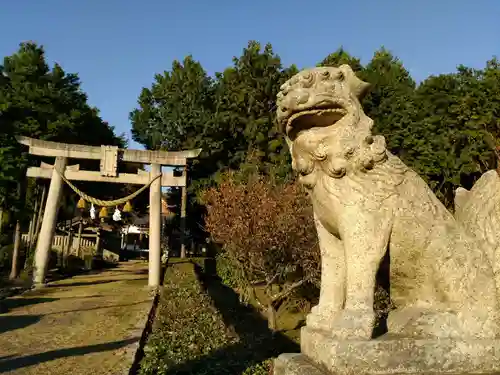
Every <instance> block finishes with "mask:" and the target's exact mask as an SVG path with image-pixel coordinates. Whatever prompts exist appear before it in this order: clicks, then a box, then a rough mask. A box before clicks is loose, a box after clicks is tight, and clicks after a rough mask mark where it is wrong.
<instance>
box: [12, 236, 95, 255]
mask: <svg viewBox="0 0 500 375" xmlns="http://www.w3.org/2000/svg"><path fill="white" fill-rule="evenodd" d="M21 241H22V243H23V245H27V244H28V234H27V233H24V234H23V235H22V236H21ZM67 245H68V236H60V235H59V236H58V235H56V236H54V239H53V240H52V248H53V249H56V250H63V249H66V248H67ZM85 247H92V248H93V247H95V238H85V237H82V239H81V242H80V248H85ZM77 248H78V237H77V236H73V243H72V244H71V250H70V251H72V250H77Z"/></svg>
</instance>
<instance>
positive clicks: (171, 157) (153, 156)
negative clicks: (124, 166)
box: [17, 137, 201, 166]
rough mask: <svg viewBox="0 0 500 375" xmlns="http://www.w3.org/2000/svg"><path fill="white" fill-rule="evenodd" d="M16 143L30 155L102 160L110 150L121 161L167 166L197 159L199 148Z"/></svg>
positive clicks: (21, 140) (27, 140) (24, 139)
mask: <svg viewBox="0 0 500 375" xmlns="http://www.w3.org/2000/svg"><path fill="white" fill-rule="evenodd" d="M17 141H18V142H19V143H21V144H23V145H26V146H29V148H30V151H29V152H30V154H32V155H39V156H53V157H54V156H55V157H57V156H62V157H66V158H71V159H94V160H99V159H101V158H102V152H103V148H104V147H105V148H111V149H113V150H114V151H116V152H117V153H118V155H119V156H120V160H121V161H125V162H132V163H142V164H160V165H167V166H181V165H185V164H186V160H187V159H193V158H196V157H198V155H199V154H200V152H201V148H199V149H194V150H186V151H147V150H128V149H120V148H118V147H115V146H100V147H99V146H97V147H96V146H85V145H78V144H69V143H59V142H51V141H42V140H40V139H34V138H29V137H17Z"/></svg>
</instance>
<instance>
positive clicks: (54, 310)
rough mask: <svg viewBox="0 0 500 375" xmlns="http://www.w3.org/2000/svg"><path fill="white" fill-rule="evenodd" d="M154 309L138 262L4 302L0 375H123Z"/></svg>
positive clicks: (0, 320) (143, 265) (144, 266)
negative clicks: (148, 316)
mask: <svg viewBox="0 0 500 375" xmlns="http://www.w3.org/2000/svg"><path fill="white" fill-rule="evenodd" d="M151 303H152V297H151V296H150V293H149V291H148V289H147V263H144V262H137V261H135V262H133V261H130V262H126V263H121V264H120V265H119V266H118V267H117V268H113V269H110V270H105V271H99V272H95V273H93V274H87V275H79V276H75V277H73V278H71V279H66V280H59V281H56V282H53V283H51V284H50V286H48V287H46V288H43V289H39V290H33V291H29V292H27V293H25V294H23V295H20V296H16V297H12V298H8V299H6V300H4V301H1V302H0V374H16V375H17V374H23V375H30V374H37V375H49V374H50V375H59V374H61V375H62V374H64V375H68V374H70V375H83V374H85V375H93V374H113V375H115V374H123V373H124V371H126V369H128V368H129V367H130V366H131V364H132V356H131V355H130V348H131V347H133V346H134V344H136V343H137V342H138V341H139V339H140V334H141V332H140V331H138V330H137V325H138V323H140V322H143V321H145V319H146V318H147V315H148V313H149V311H150V308H151Z"/></svg>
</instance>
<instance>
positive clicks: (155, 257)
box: [17, 137, 201, 287]
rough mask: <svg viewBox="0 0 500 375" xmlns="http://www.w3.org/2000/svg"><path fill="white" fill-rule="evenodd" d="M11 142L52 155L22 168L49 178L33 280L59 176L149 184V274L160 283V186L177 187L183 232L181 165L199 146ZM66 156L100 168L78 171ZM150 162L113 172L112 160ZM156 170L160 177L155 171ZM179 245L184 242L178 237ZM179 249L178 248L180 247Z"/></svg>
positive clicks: (39, 276) (50, 233)
mask: <svg viewBox="0 0 500 375" xmlns="http://www.w3.org/2000/svg"><path fill="white" fill-rule="evenodd" d="M17 141H18V142H19V143H21V144H23V145H26V146H29V153H30V154H32V155H38V156H45V157H54V158H55V163H54V165H49V164H46V163H43V162H42V163H41V166H40V167H31V168H28V171H27V173H26V176H27V177H39V178H49V179H50V187H49V192H48V194H47V203H46V204H45V212H44V214H43V221H42V227H41V229H40V234H39V237H38V242H37V246H36V252H35V272H34V276H33V282H34V284H35V286H36V285H38V286H40V285H43V284H44V283H45V277H46V273H47V267H48V260H49V253H50V248H51V245H52V240H53V237H54V232H55V228H56V221H57V213H58V210H59V203H60V200H61V194H62V191H63V190H62V187H63V178H62V176H64V178H65V179H66V180H75V181H96V182H114V183H122V184H138V185H147V184H150V187H149V201H150V202H149V205H150V208H149V275H148V284H149V286H151V287H158V286H159V285H160V273H161V247H160V240H161V238H160V237H161V236H160V235H161V187H162V186H165V187H166V186H171V187H174V186H177V187H182V203H181V235H182V236H183V235H184V232H185V217H186V184H187V179H186V165H187V159H193V158H196V157H198V155H199V154H200V152H201V149H196V150H187V151H178V152H169V151H146V150H128V149H120V148H118V147H117V146H100V147H95V146H85V145H77V144H67V143H59V142H49V141H41V140H39V139H33V138H28V137H17ZM68 159H93V160H100V161H101V165H100V171H99V172H96V171H84V170H80V167H79V165H72V166H68ZM119 161H124V162H131V163H141V164H150V165H151V171H150V172H146V171H142V170H138V171H137V174H132V173H118V168H117V167H118V162H119ZM162 166H177V167H183V173H182V176H174V174H173V171H170V172H166V173H165V172H162V171H161V167H162ZM159 175H161V177H160V176H159ZM181 242H182V246H183V247H184V246H185V245H184V241H181ZM182 251H184V248H183V249H182Z"/></svg>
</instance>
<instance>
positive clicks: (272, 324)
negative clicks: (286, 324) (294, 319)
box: [267, 302, 278, 332]
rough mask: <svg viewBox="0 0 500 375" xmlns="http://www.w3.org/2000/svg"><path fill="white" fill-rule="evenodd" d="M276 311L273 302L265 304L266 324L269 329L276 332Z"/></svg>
mask: <svg viewBox="0 0 500 375" xmlns="http://www.w3.org/2000/svg"><path fill="white" fill-rule="evenodd" d="M277 315H278V314H277V312H276V309H275V308H274V306H273V303H272V302H271V303H269V304H268V305H267V324H268V327H269V329H270V330H271V331H273V332H276V331H277V330H278V322H277Z"/></svg>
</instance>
